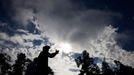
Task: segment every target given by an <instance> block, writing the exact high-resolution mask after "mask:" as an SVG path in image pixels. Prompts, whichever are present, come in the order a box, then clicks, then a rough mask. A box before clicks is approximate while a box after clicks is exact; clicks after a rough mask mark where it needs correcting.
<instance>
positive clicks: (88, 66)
mask: <svg viewBox="0 0 134 75" xmlns="http://www.w3.org/2000/svg"><path fill="white" fill-rule="evenodd" d="M49 49H50V47H49V46H44V47H43V51H42V52H41V53H40V54H39V56H38V57H37V58H35V59H34V60H33V61H31V60H30V59H28V58H27V57H26V55H25V54H24V53H19V54H18V55H17V59H16V60H15V63H14V64H13V65H11V64H10V62H11V57H10V56H9V55H8V54H6V53H0V75H53V74H54V72H53V71H52V69H51V68H50V67H49V66H48V57H50V58H53V57H54V56H55V55H56V54H58V52H59V51H56V52H55V53H52V54H50V53H49V52H48V51H49ZM75 61H76V63H77V66H78V67H80V66H81V70H80V73H79V75H134V68H132V67H130V66H126V65H124V64H122V63H121V62H120V61H117V60H114V63H115V64H116V67H115V68H111V67H110V66H109V64H108V63H107V62H106V61H105V60H103V62H102V68H101V70H100V68H99V67H98V66H97V64H96V63H94V61H95V58H92V57H89V53H88V52H87V51H86V50H84V51H83V52H82V53H81V57H78V58H76V60H75ZM66 66H68V65H66ZM63 69H64V68H63Z"/></svg>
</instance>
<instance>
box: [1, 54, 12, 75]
mask: <svg viewBox="0 0 134 75" xmlns="http://www.w3.org/2000/svg"><path fill="white" fill-rule="evenodd" d="M9 61H10V56H8V55H7V54H5V53H0V70H1V72H0V75H6V74H8V73H9V70H10V69H11V65H10V64H9V63H8V62H9Z"/></svg>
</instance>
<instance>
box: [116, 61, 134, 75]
mask: <svg viewBox="0 0 134 75" xmlns="http://www.w3.org/2000/svg"><path fill="white" fill-rule="evenodd" d="M114 62H115V64H116V65H117V67H118V68H119V69H118V70H117V71H116V72H117V75H134V68H132V67H129V66H125V65H123V64H122V63H121V62H119V61H116V60H115V61H114Z"/></svg>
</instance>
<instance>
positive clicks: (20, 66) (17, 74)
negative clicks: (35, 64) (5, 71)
mask: <svg viewBox="0 0 134 75" xmlns="http://www.w3.org/2000/svg"><path fill="white" fill-rule="evenodd" d="M29 61H30V60H29V59H27V58H26V56H25V54H24V53H19V54H18V55H17V60H16V61H15V64H14V65H13V74H14V75H24V73H25V70H26V64H27V62H29Z"/></svg>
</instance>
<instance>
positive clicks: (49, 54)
mask: <svg viewBox="0 0 134 75" xmlns="http://www.w3.org/2000/svg"><path fill="white" fill-rule="evenodd" d="M58 53H59V50H56V51H55V52H54V53H48V57H50V58H53V57H55V56H56V55H57V54H58Z"/></svg>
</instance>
